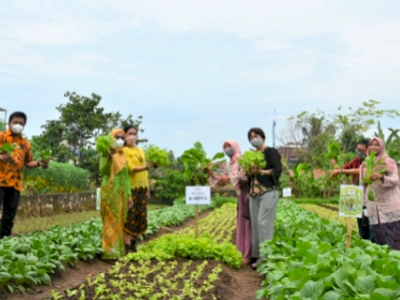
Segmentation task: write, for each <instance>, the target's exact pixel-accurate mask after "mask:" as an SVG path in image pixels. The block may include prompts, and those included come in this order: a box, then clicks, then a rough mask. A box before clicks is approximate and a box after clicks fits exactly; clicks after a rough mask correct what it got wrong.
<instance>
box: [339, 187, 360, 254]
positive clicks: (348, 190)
mask: <svg viewBox="0 0 400 300" xmlns="http://www.w3.org/2000/svg"><path fill="white" fill-rule="evenodd" d="M363 197H364V190H363V187H362V186H357V185H345V184H342V185H340V198H339V217H346V218H347V235H346V249H348V248H350V244H351V231H352V230H351V228H352V222H353V220H352V219H353V218H361V216H362V209H363V208H362V207H363V199H364V198H363Z"/></svg>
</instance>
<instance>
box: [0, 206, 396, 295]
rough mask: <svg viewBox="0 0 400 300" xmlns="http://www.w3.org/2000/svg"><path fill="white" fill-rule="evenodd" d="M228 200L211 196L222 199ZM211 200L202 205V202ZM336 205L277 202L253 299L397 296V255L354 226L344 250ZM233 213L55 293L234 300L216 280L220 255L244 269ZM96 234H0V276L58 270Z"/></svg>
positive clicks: (96, 250)
mask: <svg viewBox="0 0 400 300" xmlns="http://www.w3.org/2000/svg"><path fill="white" fill-rule="evenodd" d="M226 201H227V199H217V202H218V205H219V204H222V203H224V202H226ZM213 206H214V207H215V206H217V204H216V203H215V202H214V205H213ZM300 206H301V207H300ZM207 208H210V207H207V206H201V207H200V211H202V210H204V209H207ZM335 209H337V206H335V205H330V208H329V207H321V206H318V205H315V204H300V205H297V204H295V203H293V202H288V204H285V203H284V202H283V201H281V203H280V204H279V205H278V210H277V217H276V221H275V236H274V239H273V240H271V241H269V242H267V243H264V244H263V245H262V249H261V252H262V254H263V255H264V256H266V257H267V259H265V260H264V261H263V262H262V263H261V264H260V266H259V268H258V272H259V274H260V275H261V276H263V277H264V279H265V280H264V281H263V283H262V286H261V287H260V288H259V290H258V291H254V293H255V294H256V296H257V298H259V299H265V298H268V299H325V300H330V299H399V297H400V254H399V253H398V252H396V251H391V250H390V249H389V248H388V247H386V246H384V247H382V246H379V245H376V244H372V243H370V242H369V241H365V240H361V239H360V238H359V237H358V235H356V234H354V235H353V237H352V246H351V248H350V249H348V250H346V249H345V238H346V228H345V226H343V225H342V224H341V223H344V221H345V219H344V220H342V218H338V217H337V215H338V213H337V211H334V210H335ZM236 213H237V211H236V204H230V203H225V204H224V205H223V206H222V207H220V208H216V209H214V210H213V211H212V212H211V213H210V214H208V215H207V217H205V218H203V219H201V220H200V222H199V237H198V238H197V239H196V238H195V237H194V226H190V227H185V228H183V229H181V230H180V231H179V232H174V233H172V234H166V235H163V236H161V237H159V238H157V239H154V240H152V241H150V242H148V243H147V244H146V245H143V246H141V247H139V249H138V252H137V253H131V254H128V255H127V256H125V257H124V258H123V259H122V260H120V261H119V262H118V263H116V264H115V265H114V266H113V267H112V268H111V269H110V270H109V271H108V272H106V273H101V274H100V275H98V276H96V277H95V278H88V279H87V281H86V282H84V283H82V284H81V285H79V286H76V287H73V288H71V289H68V290H66V291H63V292H57V291H53V293H52V297H53V299H130V298H132V299H233V298H232V297H233V296H234V295H229V294H228V292H229V291H227V290H226V289H225V290H224V289H221V288H220V286H219V282H221V281H224V280H225V281H226V280H227V279H226V278H225V279H224V276H227V275H226V274H225V273H226V272H224V268H225V270H226V268H227V267H226V266H224V264H225V265H227V266H228V267H230V268H232V269H240V263H241V255H240V253H239V252H238V251H237V249H236V247H235V246H234V245H233V244H232V237H233V235H234V231H235V228H236ZM194 214H195V210H194V207H193V206H186V205H184V204H175V205H174V206H172V207H167V208H164V209H161V210H156V211H149V232H148V233H147V234H148V235H151V234H154V233H155V232H157V231H158V230H159V229H160V228H162V227H166V226H171V225H179V224H181V223H182V222H184V221H185V220H186V219H187V218H188V217H191V216H194ZM354 229H355V230H356V227H354ZM100 238H101V221H100V220H99V219H96V220H91V221H88V222H84V223H79V224H76V225H73V226H67V227H62V226H56V227H53V228H51V229H50V230H48V231H43V232H36V233H32V234H28V235H22V236H20V237H12V238H6V239H4V240H2V241H0V284H1V285H3V286H4V285H5V286H7V287H8V289H9V290H10V291H11V292H12V291H14V289H15V288H17V289H19V290H22V291H23V290H24V289H25V288H26V287H27V286H28V285H35V284H43V283H44V284H49V283H50V280H51V277H50V276H49V275H50V274H52V273H54V272H55V270H56V269H63V263H69V264H73V263H74V262H75V261H76V260H77V259H83V260H88V259H92V258H93V257H94V256H95V255H96V254H100V253H101V251H102V249H101V248H100V247H99V245H100ZM221 293H225V294H224V295H222V294H221ZM229 297H230V298H229Z"/></svg>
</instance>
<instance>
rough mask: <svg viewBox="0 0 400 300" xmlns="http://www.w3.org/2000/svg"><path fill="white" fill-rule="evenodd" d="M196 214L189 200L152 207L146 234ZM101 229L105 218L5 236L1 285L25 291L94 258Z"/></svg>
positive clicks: (0, 245) (98, 251)
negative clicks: (163, 206)
mask: <svg viewBox="0 0 400 300" xmlns="http://www.w3.org/2000/svg"><path fill="white" fill-rule="evenodd" d="M218 201H220V202H221V201H222V202H223V201H224V199H216V201H214V202H213V206H215V205H219V202H218ZM222 202H221V203H222ZM209 208H211V206H205V205H201V206H199V211H200V212H201V211H203V210H206V209H209ZM194 215H195V208H194V207H193V206H188V205H185V204H175V205H173V206H171V207H166V208H164V209H161V210H151V211H149V212H148V219H149V221H148V230H147V232H146V236H150V235H152V234H155V233H156V232H157V231H158V230H159V229H160V228H162V227H168V226H172V225H179V224H181V223H183V222H184V221H185V220H186V219H188V218H189V217H193V216H194ZM101 231H102V222H101V219H92V220H89V221H87V222H82V223H77V224H75V225H71V226H54V227H52V228H51V229H49V230H46V231H38V232H34V233H30V234H25V235H20V236H18V237H8V238H5V239H3V240H1V241H0V286H6V287H7V288H8V290H9V291H10V292H13V291H14V289H15V288H17V289H19V290H20V291H24V290H25V286H26V285H30V284H34V285H38V284H49V283H50V282H51V278H50V274H54V273H55V271H56V270H57V269H59V270H64V266H63V263H67V264H70V265H73V264H74V262H75V261H77V260H78V259H80V260H91V259H93V258H94V257H95V256H96V255H99V254H101V253H102V251H103V250H102V248H101Z"/></svg>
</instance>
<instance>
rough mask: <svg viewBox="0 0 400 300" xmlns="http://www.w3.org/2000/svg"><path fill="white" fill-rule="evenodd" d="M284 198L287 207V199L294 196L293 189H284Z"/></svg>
mask: <svg viewBox="0 0 400 300" xmlns="http://www.w3.org/2000/svg"><path fill="white" fill-rule="evenodd" d="M282 195H283V198H285V205H287V198H288V197H291V196H292V188H283V190H282Z"/></svg>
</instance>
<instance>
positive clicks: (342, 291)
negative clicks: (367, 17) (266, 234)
mask: <svg viewBox="0 0 400 300" xmlns="http://www.w3.org/2000/svg"><path fill="white" fill-rule="evenodd" d="M303 207H305V208H307V209H310V208H311V210H314V211H316V212H317V213H319V214H321V215H324V218H320V217H319V216H318V215H316V214H315V213H312V212H309V211H306V210H304V209H302V208H300V207H299V206H298V205H296V204H294V203H289V204H288V206H283V205H281V206H280V209H278V211H277V218H276V222H275V236H274V238H273V240H271V241H268V242H267V243H265V244H263V245H262V250H261V252H262V254H263V255H265V256H267V257H268V259H267V260H265V261H264V262H263V263H262V264H261V265H260V266H259V269H258V271H259V272H260V274H264V275H266V279H265V281H264V282H263V287H262V289H260V290H259V291H258V292H257V296H258V297H259V298H262V297H264V296H266V297H268V298H269V299H298V300H301V299H324V300H331V299H332V300H334V299H385V300H386V299H399V298H400V253H399V252H398V251H391V250H390V249H389V248H388V247H387V246H379V245H376V244H372V243H371V242H369V241H366V240H361V239H360V238H359V237H358V235H354V236H353V237H352V246H351V248H349V249H348V250H346V249H345V239H346V227H345V226H343V225H341V224H340V223H338V222H337V221H334V220H328V219H327V218H329V217H330V218H336V216H335V215H337V212H333V211H331V212H330V215H329V214H328V213H327V212H326V211H323V210H322V209H321V208H320V207H315V206H308V205H307V206H304V205H303ZM321 210H322V211H321Z"/></svg>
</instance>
